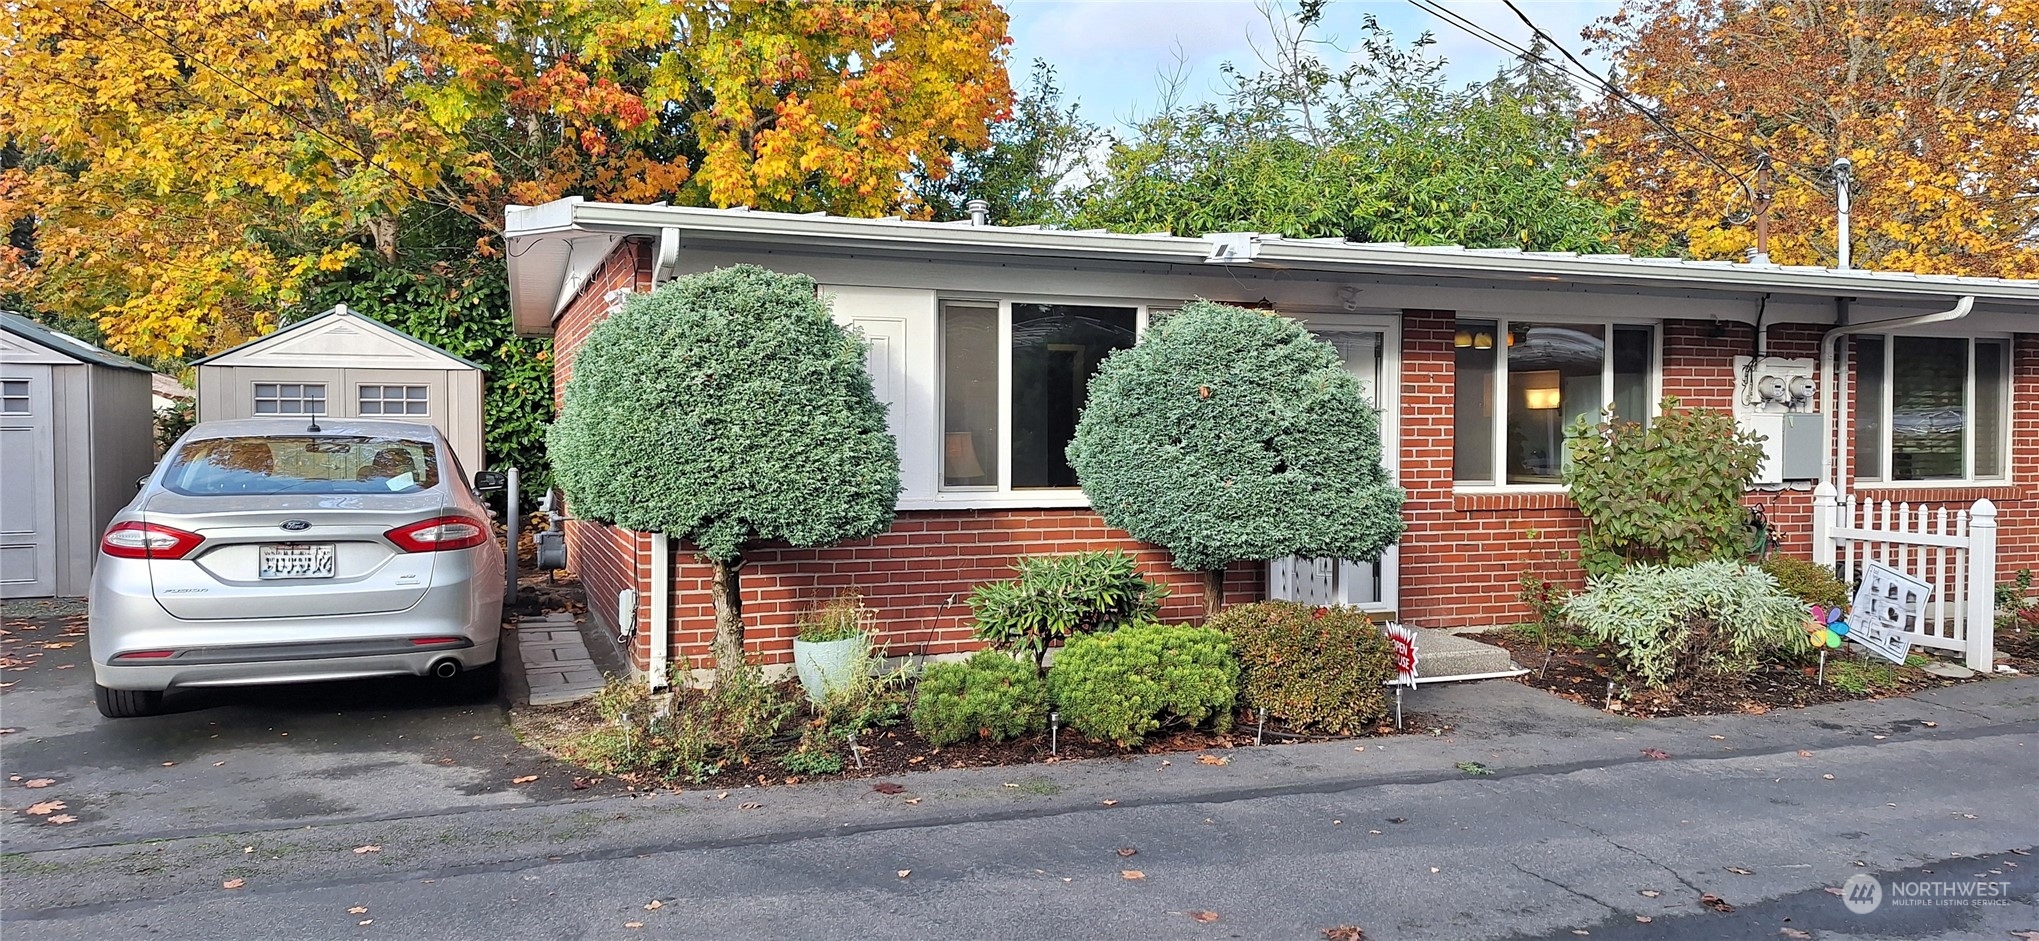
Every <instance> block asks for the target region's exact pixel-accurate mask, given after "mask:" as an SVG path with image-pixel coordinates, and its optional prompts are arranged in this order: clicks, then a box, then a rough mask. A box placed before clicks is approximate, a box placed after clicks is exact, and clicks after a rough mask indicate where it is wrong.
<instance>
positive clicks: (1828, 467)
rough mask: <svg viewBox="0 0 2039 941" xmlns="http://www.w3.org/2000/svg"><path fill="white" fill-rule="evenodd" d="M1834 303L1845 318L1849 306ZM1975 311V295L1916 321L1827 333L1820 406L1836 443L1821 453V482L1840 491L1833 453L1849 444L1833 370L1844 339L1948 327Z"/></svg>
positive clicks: (1905, 319) (1885, 322)
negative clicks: (1828, 417) (1936, 325)
mask: <svg viewBox="0 0 2039 941" xmlns="http://www.w3.org/2000/svg"><path fill="white" fill-rule="evenodd" d="M1835 303H1836V306H1837V307H1839V310H1838V311H1837V314H1836V316H1837V318H1838V317H1844V316H1846V314H1845V311H1846V307H1845V305H1846V303H1847V302H1846V301H1845V300H1843V299H1839V298H1837V299H1836V301H1835ZM1974 309H1975V295H1972V294H1970V295H1964V296H1963V297H1962V298H1961V299H1960V300H1959V301H1956V302H1955V303H1954V306H1953V308H1951V309H1949V310H1941V311H1935V312H1933V313H1930V314H1919V315H1917V316H1914V317H1898V318H1895V319H1892V320H1872V321H1869V322H1868V323H1855V324H1841V325H1839V326H1836V327H1834V328H1833V329H1832V330H1828V331H1827V332H1826V335H1825V336H1823V337H1821V338H1820V378H1821V382H1820V395H1821V398H1822V400H1823V401H1821V402H1820V411H1821V412H1823V413H1825V414H1827V415H1832V416H1834V443H1835V447H1832V448H1821V449H1820V480H1821V481H1823V482H1825V483H1826V484H1828V485H1829V486H1832V487H1834V488H1835V489H1836V490H1838V489H1839V488H1840V483H1839V481H1838V480H1836V479H1835V478H1836V477H1837V471H1838V470H1839V468H1838V467H1837V466H1836V464H1837V463H1838V462H1836V461H1835V460H1834V453H1835V451H1836V450H1837V448H1839V447H1841V446H1844V444H1845V442H1846V441H1847V440H1848V431H1847V413H1846V412H1845V411H1841V410H1842V409H1845V408H1846V407H1847V404H1846V399H1845V398H1843V397H1841V395H1840V394H1839V391H1838V390H1839V389H1840V388H1841V376H1840V375H1839V373H1838V372H1837V371H1836V370H1835V369H1834V356H1835V353H1836V350H1837V348H1838V347H1839V343H1838V341H1839V340H1840V339H1841V338H1842V337H1845V336H1853V335H1854V334H1857V333H1874V332H1880V331H1884V330H1897V329H1903V328H1905V327H1920V326H1924V325H1926V324H1929V323H1947V322H1948V321H1952V320H1960V319H1961V318H1963V317H1966V316H1968V312H1969V311H1971V310H1974Z"/></svg>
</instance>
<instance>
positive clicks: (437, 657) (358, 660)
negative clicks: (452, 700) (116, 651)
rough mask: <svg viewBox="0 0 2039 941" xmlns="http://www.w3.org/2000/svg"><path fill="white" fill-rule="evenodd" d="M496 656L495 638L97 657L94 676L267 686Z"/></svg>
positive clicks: (157, 686) (115, 683)
mask: <svg viewBox="0 0 2039 941" xmlns="http://www.w3.org/2000/svg"><path fill="white" fill-rule="evenodd" d="M495 659H496V641H494V640H490V641H489V642H488V643H487V644H486V645H483V644H477V645H475V646H472V647H462V648H459V649H453V650H427V651H421V652H417V653H401V654H376V655H367V656H351V657H330V658H326V659H321V660H253V661H246V662H240V663H177V662H174V661H156V662H153V663H150V664H149V665H147V666H129V665H126V664H121V665H118V666H109V665H107V664H103V663H99V662H97V661H94V662H93V664H92V678H93V680H94V681H95V682H97V683H98V684H99V685H101V686H104V687H106V688H107V689H147V690H166V689H172V688H179V687H197V686H266V685H269V684H273V683H315V682H320V681H323V680H357V679H365V678H367V677H373V676H425V675H428V674H429V673H430V672H431V670H432V665H433V664H435V663H438V662H439V661H441V660H458V661H460V668H461V669H462V670H472V669H474V668H476V667H483V666H487V665H489V664H490V663H492V662H494V661H495Z"/></svg>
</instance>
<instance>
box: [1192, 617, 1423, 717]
mask: <svg viewBox="0 0 2039 941" xmlns="http://www.w3.org/2000/svg"><path fill="white" fill-rule="evenodd" d="M1206 626H1207V627H1212V628H1216V629H1218V630H1221V631H1224V632H1225V635H1226V636H1228V637H1230V638H1231V639H1232V652H1233V653H1234V654H1235V655H1237V656H1238V658H1239V672H1240V685H1241V690H1242V693H1243V696H1244V699H1245V702H1246V705H1248V706H1253V707H1257V708H1264V709H1266V710H1267V714H1268V715H1269V716H1272V717H1274V718H1277V719H1280V720H1282V721H1283V722H1286V723H1288V724H1289V725H1290V726H1293V727H1295V728H1298V729H1317V730H1321V731H1324V732H1330V733H1333V734H1339V735H1344V734H1350V733H1353V732H1358V731H1360V730H1362V729H1366V728H1370V727H1372V726H1373V724H1374V722H1375V720H1377V719H1379V718H1380V717H1382V716H1384V715H1387V713H1388V697H1387V694H1386V692H1385V691H1384V690H1383V688H1382V686H1381V684H1382V683H1384V682H1386V681H1387V680H1389V679H1391V678H1392V677H1393V676H1394V673H1395V666H1394V652H1393V651H1392V650H1391V649H1390V648H1389V646H1388V641H1387V637H1386V635H1384V634H1382V633H1381V630H1380V628H1378V627H1376V626H1374V623H1373V621H1372V620H1370V619H1369V618H1368V617H1367V616H1366V615H1364V614H1361V613H1359V612H1357V611H1352V610H1349V609H1346V608H1313V607H1311V606H1309V605H1306V604H1300V603H1297V602H1294V601H1264V602H1261V603H1259V604H1242V605H1236V606H1234V607H1230V608H1226V609H1225V610H1224V611H1222V612H1220V613H1219V614H1218V616H1217V617H1215V618H1212V619H1211V620H1210V623H1209V624H1207V625H1206Z"/></svg>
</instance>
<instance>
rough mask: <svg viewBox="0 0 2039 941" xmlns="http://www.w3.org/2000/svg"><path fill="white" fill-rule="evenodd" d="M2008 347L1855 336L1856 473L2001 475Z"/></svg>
mask: <svg viewBox="0 0 2039 941" xmlns="http://www.w3.org/2000/svg"><path fill="white" fill-rule="evenodd" d="M2009 360H2010V341H2008V340H2004V339H1989V338H1983V339H1969V338H1966V337H1885V336H1873V335H1872V336H1861V337H1857V338H1855V383H1856V386H1855V394H1856V420H1855V473H1856V476H1857V477H1860V478H1865V479H1869V480H1891V481H1902V480H1969V479H1989V478H2001V477H2003V476H2004V472H2005V468H2004V454H2005V433H2006V428H2007V418H2006V413H2007V412H2008V410H2009V402H2010V364H2009Z"/></svg>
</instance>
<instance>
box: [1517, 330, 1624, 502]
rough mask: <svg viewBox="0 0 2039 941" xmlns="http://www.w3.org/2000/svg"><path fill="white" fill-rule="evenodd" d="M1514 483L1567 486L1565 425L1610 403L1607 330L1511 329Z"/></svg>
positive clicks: (1594, 412) (1590, 414)
mask: <svg viewBox="0 0 2039 941" xmlns="http://www.w3.org/2000/svg"><path fill="white" fill-rule="evenodd" d="M1508 327H1509V330H1508V401H1507V408H1508V424H1507V429H1508V442H1507V460H1508V464H1507V467H1508V482H1509V483H1511V484H1555V483H1563V482H1564V472H1565V426H1566V425H1569V424H1571V423H1572V421H1573V420H1575V419H1578V418H1581V417H1584V418H1587V419H1588V420H1591V419H1593V418H1594V417H1595V416H1597V415H1598V414H1599V412H1600V409H1601V407H1602V406H1603V405H1605V404H1606V400H1605V398H1604V394H1605V393H1604V387H1603V386H1602V382H1603V381H1604V380H1603V378H1602V376H1601V370H1602V367H1603V366H1604V365H1605V364H1606V362H1607V328H1606V327H1603V326H1600V325H1598V324H1562V325H1553V324H1523V323H1514V322H1511V323H1509V325H1508Z"/></svg>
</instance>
